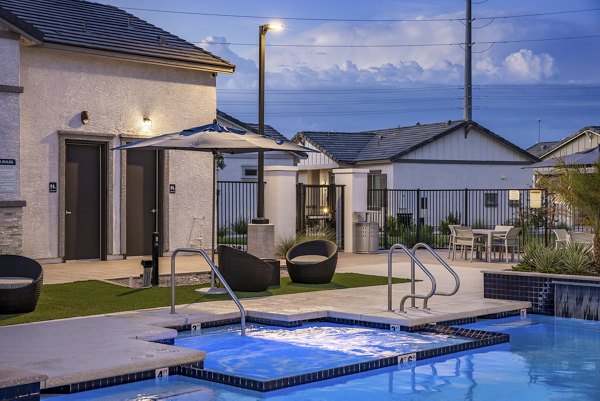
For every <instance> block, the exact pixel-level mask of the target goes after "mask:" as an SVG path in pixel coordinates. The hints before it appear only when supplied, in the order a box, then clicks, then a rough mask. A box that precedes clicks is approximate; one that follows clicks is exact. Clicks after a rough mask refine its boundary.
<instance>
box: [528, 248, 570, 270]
mask: <svg viewBox="0 0 600 401" xmlns="http://www.w3.org/2000/svg"><path fill="white" fill-rule="evenodd" d="M562 253H563V252H562V249H559V248H550V247H542V251H541V252H539V253H537V254H535V255H533V256H532V259H533V264H534V266H535V270H536V271H537V272H539V273H558V272H560V270H561V264H562Z"/></svg>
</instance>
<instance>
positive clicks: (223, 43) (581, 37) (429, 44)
mask: <svg viewBox="0 0 600 401" xmlns="http://www.w3.org/2000/svg"><path fill="white" fill-rule="evenodd" d="M591 38H600V34H598V35H580V36H563V37H558V38H536V39H515V40H493V41H483V42H473V43H472V44H473V45H477V44H480V45H481V44H484V45H494V44H499V43H527V42H548V41H558V40H576V39H591ZM199 43H200V44H206V45H228V46H258V45H257V44H256V43H234V42H212V41H206V40H202V41H200V42H199ZM266 46H268V47H298V48H353V49H356V48H394V47H436V46H461V47H462V46H464V43H463V42H454V43H419V44H415V43H395V44H371V45H325V44H322V45H321V44H303V43H273V44H267V45H266ZM490 47H491V46H490ZM487 50H489V48H488V49H487Z"/></svg>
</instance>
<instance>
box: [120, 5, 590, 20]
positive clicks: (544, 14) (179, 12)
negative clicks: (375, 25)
mask: <svg viewBox="0 0 600 401" xmlns="http://www.w3.org/2000/svg"><path fill="white" fill-rule="evenodd" d="M119 8H121V9H123V10H131V11H145V12H156V13H165V14H185V15H200V16H204V17H223V18H251V19H262V20H270V19H275V20H282V21H323V22H451V21H464V18H385V19H367V18H312V17H276V16H268V15H246V14H224V13H203V12H197V11H185V10H165V9H154V8H139V7H119ZM594 11H600V8H587V9H580V10H563V11H550V12H543V13H529V14H516V15H497V16H488V17H478V18H476V19H481V20H488V19H511V18H528V17H541V16H547V15H560V14H576V13H585V12H594Z"/></svg>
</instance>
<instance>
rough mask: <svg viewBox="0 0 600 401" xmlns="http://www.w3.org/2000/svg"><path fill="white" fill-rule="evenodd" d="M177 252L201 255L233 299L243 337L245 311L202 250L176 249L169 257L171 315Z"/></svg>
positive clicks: (173, 306) (173, 303)
mask: <svg viewBox="0 0 600 401" xmlns="http://www.w3.org/2000/svg"><path fill="white" fill-rule="evenodd" d="M179 252H188V253H199V254H200V255H202V256H203V257H204V260H206V263H208V265H209V266H210V268H211V270H212V271H213V272H214V273H215V274H216V275H217V277H218V278H219V280H221V283H222V284H223V287H225V289H226V290H227V292H228V293H229V296H231V299H233V302H235V304H236V305H237V307H238V309H239V310H240V317H241V326H242V335H243V336H245V335H246V310H245V309H244V307H243V306H242V304H241V302H240V300H239V299H238V297H237V296H236V295H235V293H234V292H233V290H232V289H231V287H229V284H227V281H225V279H224V278H223V276H222V275H221V272H219V269H217V266H215V264H214V263H213V261H212V260H210V258H209V257H208V255H207V254H206V252H204V250H202V249H199V248H178V249H175V250H174V251H173V254H172V255H171V314H175V257H176V256H177V254H178V253H179Z"/></svg>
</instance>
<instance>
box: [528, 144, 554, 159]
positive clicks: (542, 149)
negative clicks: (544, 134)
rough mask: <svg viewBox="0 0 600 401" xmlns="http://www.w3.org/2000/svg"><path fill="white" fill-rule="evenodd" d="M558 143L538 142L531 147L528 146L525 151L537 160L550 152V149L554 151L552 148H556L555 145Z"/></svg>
mask: <svg viewBox="0 0 600 401" xmlns="http://www.w3.org/2000/svg"><path fill="white" fill-rule="evenodd" d="M559 142H560V141H545V142H538V143H536V144H534V145H532V146H530V147H529V148H527V151H528V152H529V153H531V154H532V155H534V156H535V157H537V158H541V156H542V155H543V154H545V153H548V152H549V151H551V150H552V149H554V147H555V146H556V144H558V143H559Z"/></svg>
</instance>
